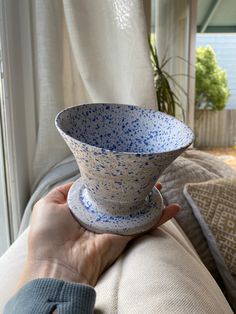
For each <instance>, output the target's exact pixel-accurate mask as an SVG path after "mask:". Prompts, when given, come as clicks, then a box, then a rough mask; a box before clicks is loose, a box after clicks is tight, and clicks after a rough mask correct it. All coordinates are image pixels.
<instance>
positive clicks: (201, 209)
mask: <svg viewBox="0 0 236 314" xmlns="http://www.w3.org/2000/svg"><path fill="white" fill-rule="evenodd" d="M184 194H185V196H186V198H187V200H188V202H189V204H190V205H191V207H192V209H193V212H194V215H195V217H196V218H197V220H198V222H199V224H200V225H201V228H202V231H203V233H204V235H205V238H206V239H207V242H208V245H209V248H210V250H211V252H212V255H213V257H214V259H215V261H216V265H217V267H218V270H219V272H220V274H221V276H222V278H223V280H224V283H225V287H226V288H227V294H228V295H229V297H230V300H231V302H234V307H235V309H236V178H235V179H218V180H210V181H208V182H203V183H195V184H186V186H185V188H184Z"/></svg>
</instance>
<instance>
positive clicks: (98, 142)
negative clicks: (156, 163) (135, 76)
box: [57, 104, 192, 154]
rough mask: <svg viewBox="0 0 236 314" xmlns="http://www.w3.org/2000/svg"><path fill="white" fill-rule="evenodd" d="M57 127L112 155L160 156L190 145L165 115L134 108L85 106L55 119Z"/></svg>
mask: <svg viewBox="0 0 236 314" xmlns="http://www.w3.org/2000/svg"><path fill="white" fill-rule="evenodd" d="M57 123H58V126H59V127H60V128H61V129H63V131H64V132H65V133H66V134H67V135H69V136H71V137H73V138H74V139H77V140H78V141H80V142H83V143H86V144H89V145H92V146H96V147H99V148H104V149H106V150H110V151H115V152H129V153H139V154H143V153H161V152H166V151H170V150H175V149H179V148H180V147H186V146H188V145H189V143H191V141H192V131H191V130H190V129H189V127H188V126H186V125H184V124H183V123H181V122H180V121H178V120H176V119H175V118H173V117H170V116H168V115H166V114H163V113H161V112H158V111H154V110H148V109H143V108H140V107H135V106H125V105H114V104H88V105H83V106H79V107H73V108H71V109H70V110H66V111H64V112H63V113H62V114H61V115H60V116H59V117H58V121H57Z"/></svg>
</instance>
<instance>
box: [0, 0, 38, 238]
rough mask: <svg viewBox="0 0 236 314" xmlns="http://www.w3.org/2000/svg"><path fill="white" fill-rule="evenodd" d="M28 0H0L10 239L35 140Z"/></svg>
mask: <svg viewBox="0 0 236 314" xmlns="http://www.w3.org/2000/svg"><path fill="white" fill-rule="evenodd" d="M30 26H31V21H30V1H29V0H21V1H20V2H19V1H14V0H0V38H1V45H2V63H3V80H4V94H5V97H4V102H3V104H2V108H1V112H2V125H3V128H2V129H3V142H4V143H3V146H4V152H5V161H6V197H7V204H8V215H9V220H10V239H11V242H12V241H14V240H15V239H16V237H17V235H18V230H19V226H20V222H21V218H22V215H23V212H24V209H25V207H26V204H27V202H28V199H29V196H30V193H31V187H30V186H31V178H30V169H31V165H32V159H33V152H34V147H35V144H36V131H35V130H36V128H35V126H36V124H35V123H36V116H35V109H34V108H35V106H34V103H35V97H34V81H33V67H32V64H33V55H32V40H31V33H30V32H31V27H30Z"/></svg>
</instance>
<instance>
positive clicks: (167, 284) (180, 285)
mask: <svg viewBox="0 0 236 314" xmlns="http://www.w3.org/2000/svg"><path fill="white" fill-rule="evenodd" d="M27 237H28V229H27V230H26V231H25V232H24V233H23V234H22V235H21V236H20V237H19V238H18V239H17V241H16V242H15V243H14V244H13V245H12V246H11V247H10V249H9V250H8V251H7V252H6V253H5V254H4V255H3V256H2V257H1V258H0V280H1V287H0V312H1V311H2V309H3V306H4V304H5V303H6V301H7V300H8V299H9V298H10V296H11V295H12V294H13V293H14V287H15V284H16V281H17V280H18V277H19V274H20V272H21V269H22V265H23V263H24V260H25V257H26V254H27ZM96 292H97V300H96V310H95V313H97V314H101V313H104V314H105V313H107V314H113V313H114V314H117V313H121V314H126V313H127V314H132V313H135V314H137V313H140V314H141V313H142V314H143V313H155V314H156V313H163V314H168V313H186V314H189V313H191V314H192V313H196V314H200V313H202V314H203V313H204V314H205V313H208V314H211V313H212V314H213V313H214V314H217V313H219V314H222V313H224V314H227V313H233V312H232V311H231V309H230V307H229V305H228V303H227V301H226V299H225V298H224V296H223V294H222V292H221V290H220V289H219V287H218V286H217V284H216V282H215V281H214V279H213V277H212V276H211V275H210V273H209V272H208V271H207V269H206V268H205V266H204V265H203V264H202V262H201V261H200V259H199V257H198V256H197V254H196V252H195V251H194V249H193V247H192V245H191V244H190V242H189V241H188V239H187V238H186V236H185V235H184V234H183V232H182V230H181V229H180V228H179V227H178V226H177V225H176V223H175V222H174V221H169V222H167V223H166V224H165V225H163V226H161V227H160V228H159V229H158V230H156V231H154V232H152V233H151V234H148V235H145V236H142V237H141V238H139V239H137V240H135V241H134V242H133V243H132V244H131V245H130V246H129V247H128V249H127V250H126V252H125V253H124V254H123V255H122V256H121V257H120V258H119V260H118V261H117V262H116V263H115V264H114V265H113V266H112V267H110V269H109V270H108V271H107V272H106V273H105V274H104V275H103V276H102V277H101V278H100V281H99V282H98V284H97V286H96Z"/></svg>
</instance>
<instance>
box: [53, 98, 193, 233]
mask: <svg viewBox="0 0 236 314" xmlns="http://www.w3.org/2000/svg"><path fill="white" fill-rule="evenodd" d="M56 127H57V128H58V130H59V132H60V134H61V135H62V137H63V138H64V140H65V141H66V143H67V145H68V146H69V148H70V149H71V151H72V153H73V154H74V156H75V159H76V161H77V163H78V166H79V169H80V172H81V179H79V181H77V182H75V183H74V185H73V186H72V188H71V190H70V192H69V196H68V202H69V206H70V209H71V210H72V212H73V213H74V215H75V216H76V217H77V218H78V220H79V221H80V223H81V224H82V225H83V226H85V227H86V228H88V229H90V230H92V231H95V232H111V233H119V234H135V233H139V232H143V231H145V230H147V229H149V228H151V227H152V226H153V225H154V224H155V223H156V222H157V220H158V219H159V217H160V215H161V211H162V208H163V202H162V198H161V196H160V193H159V192H158V191H157V190H156V189H155V188H153V187H154V185H155V183H156V181H157V179H158V178H159V177H160V175H161V173H162V172H163V171H164V170H165V168H166V167H168V166H169V165H170V163H171V162H172V161H173V160H174V159H176V158H177V157H178V156H179V155H180V154H181V153H182V152H183V151H184V150H185V149H186V148H187V147H188V146H189V145H190V144H191V143H192V141H193V138H194V136H193V132H192V130H191V129H190V128H189V127H188V126H186V125H185V124H183V123H182V122H180V121H179V120H177V119H175V118H173V117H171V116H169V115H166V114H164V113H161V112H158V111H154V110H151V109H143V108H141V107H137V106H132V105H121V104H100V103H98V104H84V105H79V106H75V107H70V108H67V109H65V110H63V111H62V112H60V113H59V114H58V115H57V117H56Z"/></svg>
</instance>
